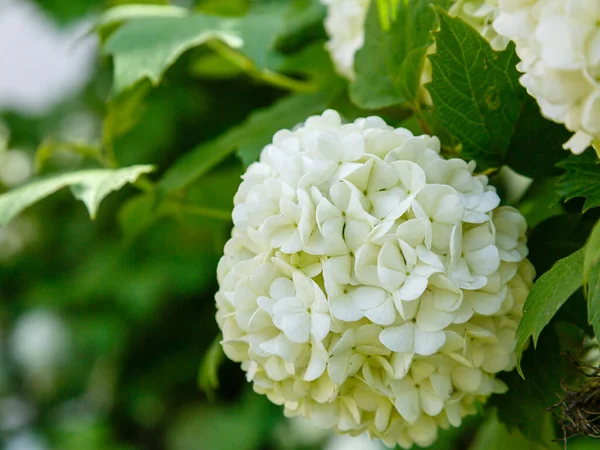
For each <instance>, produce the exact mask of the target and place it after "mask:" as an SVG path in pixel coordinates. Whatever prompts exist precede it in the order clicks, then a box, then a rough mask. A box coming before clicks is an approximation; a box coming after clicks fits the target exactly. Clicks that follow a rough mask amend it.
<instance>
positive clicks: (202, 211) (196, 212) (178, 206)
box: [165, 202, 231, 221]
mask: <svg viewBox="0 0 600 450" xmlns="http://www.w3.org/2000/svg"><path fill="white" fill-rule="evenodd" d="M165 206H167V207H168V208H169V210H171V211H172V212H173V213H175V214H178V213H180V212H184V213H186V214H191V215H193V216H199V217H208V218H211V219H217V220H226V221H230V220H231V211H224V210H222V209H215V208H207V207H205V206H197V205H189V204H183V203H177V202H169V203H168V204H167V205H165Z"/></svg>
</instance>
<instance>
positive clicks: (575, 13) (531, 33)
mask: <svg viewBox="0 0 600 450" xmlns="http://www.w3.org/2000/svg"><path fill="white" fill-rule="evenodd" d="M500 11H501V13H500V15H499V17H498V18H497V19H496V21H495V22H494V27H495V28H496V30H497V31H498V32H499V33H500V34H502V35H503V36H506V37H508V38H510V39H511V40H513V41H514V42H515V44H516V46H517V53H518V54H519V56H520V58H521V60H522V62H521V64H520V65H519V66H518V68H519V70H520V71H522V72H524V75H523V76H522V77H521V83H522V84H523V85H524V86H525V87H526V88H527V91H528V92H529V93H530V94H531V95H532V96H533V97H535V98H536V100H537V101H538V103H539V105H540V107H541V110H542V113H543V114H544V115H545V116H547V117H548V118H549V119H551V120H554V121H555V122H559V123H564V124H565V125H566V127H567V128H568V129H569V130H570V131H573V132H574V133H575V134H574V135H573V137H572V138H571V139H570V140H569V141H568V142H567V143H565V145H564V147H565V148H567V149H570V150H571V151H572V152H573V153H575V154H579V153H581V152H583V151H584V150H585V149H586V148H588V147H589V146H590V145H591V144H593V145H595V147H596V149H597V150H598V149H600V1H598V0H500Z"/></svg>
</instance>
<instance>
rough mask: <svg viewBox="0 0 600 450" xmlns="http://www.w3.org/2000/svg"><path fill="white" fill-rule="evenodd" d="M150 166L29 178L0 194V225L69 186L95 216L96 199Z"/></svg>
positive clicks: (99, 200) (148, 169) (134, 177)
mask: <svg viewBox="0 0 600 450" xmlns="http://www.w3.org/2000/svg"><path fill="white" fill-rule="evenodd" d="M152 170H153V167H152V166H147V165H146V166H143V165H142V166H132V167H126V168H124V169H115V170H113V169H92V170H82V171H79V172H69V173H63V174H60V175H55V176H51V177H48V178H45V179H41V180H37V181H32V182H30V183H28V184H26V185H25V186H22V187H19V188H17V189H14V190H12V191H9V192H7V193H6V194H3V195H0V226H1V225H6V224H8V223H9V222H10V221H11V220H12V219H13V218H15V217H16V216H17V215H18V214H19V213H20V212H21V211H23V210H24V209H25V208H27V207H28V206H31V205H33V204H34V203H36V202H38V201H39V200H42V199H43V198H45V197H48V196H49V195H51V194H53V193H55V192H56V191H59V190H60V189H62V188H65V187H69V188H70V189H71V192H72V193H73V195H74V196H75V198H77V199H78V200H81V201H83V203H84V204H85V206H86V208H87V209H88V212H89V214H90V217H91V218H92V219H93V218H95V217H96V213H97V211H98V206H99V205H100V202H101V201H102V200H103V199H104V198H105V197H106V196H107V195H108V194H110V193H111V192H113V191H116V190H119V189H121V188H122V187H123V186H125V184H127V183H133V182H135V180H137V178H138V177H139V176H140V175H142V174H144V173H148V172H151V171H152Z"/></svg>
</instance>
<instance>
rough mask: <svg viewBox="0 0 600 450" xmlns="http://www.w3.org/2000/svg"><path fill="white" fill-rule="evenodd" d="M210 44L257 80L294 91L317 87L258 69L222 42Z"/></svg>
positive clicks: (308, 90)
mask: <svg viewBox="0 0 600 450" xmlns="http://www.w3.org/2000/svg"><path fill="white" fill-rule="evenodd" d="M209 46H210V47H211V48H212V49H213V50H215V51H216V52H217V53H219V54H220V55H221V56H222V57H224V58H225V59H227V60H228V61H229V62H231V63H232V64H235V65H236V66H238V67H239V68H240V69H242V70H243V71H244V72H246V73H247V74H248V75H250V76H251V77H252V78H254V79H256V80H259V81H264V82H266V83H268V84H271V85H272V86H276V87H280V88H282V89H287V90H290V91H292V92H312V91H315V90H316V89H317V87H316V86H315V85H314V84H312V83H307V82H305V81H300V80H296V79H294V78H290V77H287V76H285V75H283V74H281V73H278V72H274V71H272V70H269V69H263V70H258V69H257V68H256V66H255V65H254V64H253V63H252V61H250V60H249V59H248V58H246V57H245V56H244V55H243V54H241V53H240V52H238V51H237V50H234V49H232V48H231V47H229V46H228V45H226V44H223V43H222V42H219V41H215V42H211V43H210V44H209Z"/></svg>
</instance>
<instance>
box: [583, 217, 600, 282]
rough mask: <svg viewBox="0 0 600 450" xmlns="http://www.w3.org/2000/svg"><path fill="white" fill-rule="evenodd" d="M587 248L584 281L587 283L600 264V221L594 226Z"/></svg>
mask: <svg viewBox="0 0 600 450" xmlns="http://www.w3.org/2000/svg"><path fill="white" fill-rule="evenodd" d="M586 248H587V250H586V251H585V259H584V262H583V281H584V282H586V283H587V281H588V278H589V275H590V272H591V271H592V269H594V268H595V267H596V266H598V265H599V264H600V220H599V221H598V222H596V225H594V228H593V229H592V232H591V234H590V237H589V238H588V241H587V244H586Z"/></svg>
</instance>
